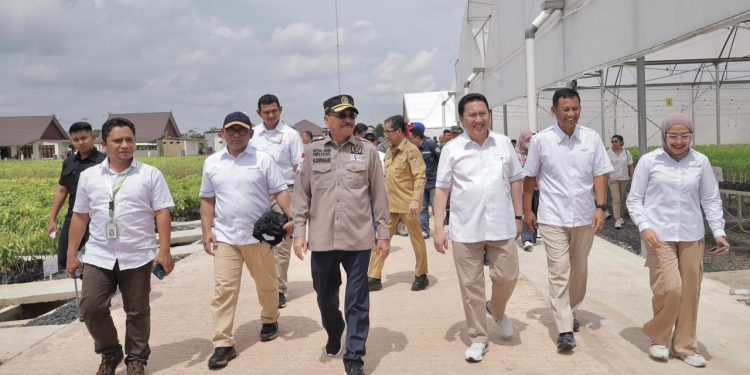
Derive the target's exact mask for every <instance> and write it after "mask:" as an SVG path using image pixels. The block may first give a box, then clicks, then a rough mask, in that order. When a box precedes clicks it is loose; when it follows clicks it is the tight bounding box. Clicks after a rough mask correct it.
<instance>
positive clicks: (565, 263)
mask: <svg viewBox="0 0 750 375" xmlns="http://www.w3.org/2000/svg"><path fill="white" fill-rule="evenodd" d="M539 231H540V233H541V235H542V238H543V239H544V247H545V248H546V250H547V271H548V272H549V300H550V305H551V306H552V315H553V316H554V318H555V325H556V326H557V331H558V333H563V332H573V318H574V317H573V314H574V313H575V311H576V310H578V307H579V306H580V305H581V302H583V297H584V296H586V282H587V278H588V258H589V251H591V244H592V243H593V242H594V228H592V227H591V225H583V226H580V227H573V228H568V227H559V226H555V225H548V224H540V225H539Z"/></svg>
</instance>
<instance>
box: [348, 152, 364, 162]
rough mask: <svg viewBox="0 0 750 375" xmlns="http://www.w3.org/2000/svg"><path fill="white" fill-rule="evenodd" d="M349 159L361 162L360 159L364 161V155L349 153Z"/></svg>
mask: <svg viewBox="0 0 750 375" xmlns="http://www.w3.org/2000/svg"><path fill="white" fill-rule="evenodd" d="M349 161H358V162H362V161H365V156H364V155H355V154H351V155H349Z"/></svg>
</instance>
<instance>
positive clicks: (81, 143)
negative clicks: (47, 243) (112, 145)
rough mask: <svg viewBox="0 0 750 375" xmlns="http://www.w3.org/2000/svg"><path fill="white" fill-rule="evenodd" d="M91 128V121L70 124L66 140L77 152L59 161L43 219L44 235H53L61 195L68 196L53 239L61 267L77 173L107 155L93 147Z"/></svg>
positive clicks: (94, 139) (84, 240) (63, 260)
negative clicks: (52, 194) (46, 218)
mask: <svg viewBox="0 0 750 375" xmlns="http://www.w3.org/2000/svg"><path fill="white" fill-rule="evenodd" d="M91 131H92V129H91V124H89V123H87V122H76V123H75V124H73V125H71V126H70V130H69V134H70V143H71V144H72V145H73V147H75V149H76V150H78V152H77V153H76V154H75V155H73V156H70V157H68V158H67V159H65V161H63V166H62V172H61V173H60V181H59V185H58V186H57V189H56V190H55V198H54V200H53V201H52V209H51V210H50V213H49V221H48V222H47V235H48V236H50V237H53V238H54V236H56V235H57V234H58V227H57V214H58V213H59V212H60V209H61V208H62V206H63V204H64V203H65V197H66V196H68V197H69V199H68V212H67V213H66V214H65V222H64V224H63V227H62V230H61V231H59V235H60V239H59V241H58V243H57V264H58V266H59V267H60V268H59V269H61V270H64V269H65V265H66V263H67V260H68V257H67V254H68V229H69V228H70V219H71V217H72V216H73V204H74V203H75V201H76V188H77V187H78V176H80V175H81V172H83V171H84V170H85V169H87V168H89V167H91V166H94V165H97V164H99V163H101V162H102V160H104V159H105V158H106V157H107V155H106V154H104V153H102V152H99V150H97V149H96V148H95V147H94V143H95V141H96V137H95V136H94V134H92V133H91ZM88 237H89V232H88V229H87V230H86V233H85V234H84V237H83V240H82V241H81V246H80V248H79V250H80V249H81V248H83V246H84V244H85V243H86V240H87V239H88Z"/></svg>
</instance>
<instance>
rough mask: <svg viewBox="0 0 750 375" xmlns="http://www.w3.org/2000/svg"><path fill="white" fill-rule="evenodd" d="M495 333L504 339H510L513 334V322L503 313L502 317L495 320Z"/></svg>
mask: <svg viewBox="0 0 750 375" xmlns="http://www.w3.org/2000/svg"><path fill="white" fill-rule="evenodd" d="M497 333H498V334H499V335H500V338H502V339H504V340H509V339H511V338H512V337H513V334H515V331H514V330H513V323H512V322H511V321H510V319H508V316H507V315H503V318H502V319H501V320H500V321H499V322H497Z"/></svg>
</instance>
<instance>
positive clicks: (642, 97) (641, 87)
mask: <svg viewBox="0 0 750 375" xmlns="http://www.w3.org/2000/svg"><path fill="white" fill-rule="evenodd" d="M635 63H636V83H637V85H636V86H637V87H636V92H637V94H638V150H639V151H640V152H641V155H644V154H645V153H646V151H647V150H648V145H647V142H648V138H647V137H648V135H647V134H646V125H647V124H646V59H645V58H644V57H639V58H637V59H635Z"/></svg>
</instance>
